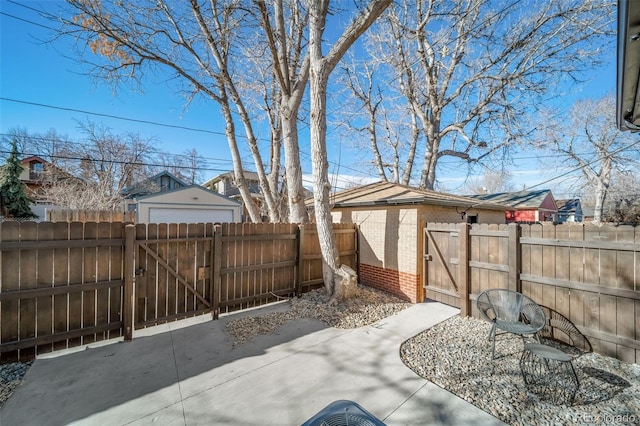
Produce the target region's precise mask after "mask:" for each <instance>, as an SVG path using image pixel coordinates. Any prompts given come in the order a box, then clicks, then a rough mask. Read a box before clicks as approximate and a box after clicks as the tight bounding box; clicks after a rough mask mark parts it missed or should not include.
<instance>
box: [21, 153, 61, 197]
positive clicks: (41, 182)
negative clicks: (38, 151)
mask: <svg viewBox="0 0 640 426" xmlns="http://www.w3.org/2000/svg"><path fill="white" fill-rule="evenodd" d="M20 165H21V166H22V173H21V174H20V180H21V181H22V182H23V183H24V185H25V192H26V194H27V196H28V197H29V198H31V199H32V200H35V201H41V200H44V195H43V193H42V192H43V189H44V188H45V187H46V186H47V185H49V184H50V183H51V176H49V175H48V174H49V172H51V171H52V170H54V166H53V165H52V164H51V163H49V162H48V161H47V160H44V159H43V158H40V157H38V156H35V155H34V156H31V157H27V158H24V159H22V161H20ZM45 172H47V173H45Z"/></svg>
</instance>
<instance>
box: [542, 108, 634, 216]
mask: <svg viewBox="0 0 640 426" xmlns="http://www.w3.org/2000/svg"><path fill="white" fill-rule="evenodd" d="M539 128H540V133H539V134H540V139H541V140H542V141H543V143H542V144H541V146H542V147H543V148H545V149H549V150H551V152H553V153H555V154H556V155H557V160H558V161H560V162H561V164H562V166H564V167H569V168H574V169H577V170H578V171H579V172H578V173H579V174H580V175H581V176H582V177H583V178H584V181H583V183H584V187H585V189H587V188H588V189H587V190H588V191H589V192H591V193H593V199H594V200H593V201H594V206H595V207H594V218H593V222H594V223H600V222H601V221H602V220H603V218H604V216H603V211H604V208H605V204H606V201H607V198H608V196H609V194H610V192H611V191H612V187H611V184H612V177H613V176H614V174H616V173H618V174H619V175H622V174H624V172H625V171H628V170H635V169H634V168H633V167H634V166H635V167H637V166H638V161H640V149H639V144H640V141H638V139H637V136H634V135H633V134H629V133H625V132H621V131H620V130H618V129H617V127H616V120H615V96H614V95H606V96H604V97H602V98H600V99H597V100H591V99H587V100H583V101H579V102H577V103H576V104H574V106H573V107H572V108H571V110H570V111H569V113H568V116H567V117H565V116H564V115H563V116H561V117H556V119H555V121H552V120H545V122H544V123H543V124H541V125H540V126H539Z"/></svg>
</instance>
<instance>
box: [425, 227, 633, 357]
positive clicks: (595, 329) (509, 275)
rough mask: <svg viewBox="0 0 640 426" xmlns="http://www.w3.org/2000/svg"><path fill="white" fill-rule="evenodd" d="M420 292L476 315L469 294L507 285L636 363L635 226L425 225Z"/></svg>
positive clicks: (599, 346) (602, 348)
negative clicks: (423, 287)
mask: <svg viewBox="0 0 640 426" xmlns="http://www.w3.org/2000/svg"><path fill="white" fill-rule="evenodd" d="M424 233H425V236H424V237H425V239H424V252H423V255H424V256H423V257H424V259H425V260H424V266H423V271H424V277H425V283H424V284H425V288H426V291H427V297H429V298H431V299H435V300H438V301H442V302H443V303H447V304H451V305H454V306H458V307H459V308H460V310H461V314H462V315H474V316H478V313H477V312H476V306H475V300H476V298H477V296H478V294H480V292H482V291H484V290H487V289H490V288H509V289H512V290H516V291H519V292H522V293H524V294H525V295H527V296H530V297H531V298H533V299H534V300H535V301H537V302H538V303H540V304H541V305H544V306H546V307H548V308H550V309H551V310H553V311H556V312H558V313H559V314H561V315H563V316H565V317H566V318H568V319H569V320H570V321H571V322H572V323H573V324H574V325H575V326H576V327H577V328H578V329H579V330H580V332H581V333H582V334H584V335H585V336H586V337H587V338H588V340H589V342H590V343H591V345H592V347H593V350H594V351H596V352H598V353H601V354H604V355H607V356H612V357H616V358H618V359H621V360H623V361H626V362H632V363H634V362H635V363H638V362H640V228H634V227H631V226H618V227H614V226H602V227H598V226H595V225H582V224H563V225H553V224H551V223H549V224H546V223H545V224H531V225H522V224H521V225H517V224H511V225H486V224H474V225H468V224H435V223H434V224H432V223H429V224H427V225H426V227H425V228H424Z"/></svg>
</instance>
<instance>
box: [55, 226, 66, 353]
mask: <svg viewBox="0 0 640 426" xmlns="http://www.w3.org/2000/svg"><path fill="white" fill-rule="evenodd" d="M53 233H54V236H55V239H58V240H68V238H69V224H68V223H66V222H58V223H55V224H53ZM53 258H54V263H53V266H54V268H53V286H54V287H62V288H64V289H65V290H66V289H67V288H68V286H69V249H68V248H56V249H54V250H53ZM68 311H69V293H66V294H57V295H54V296H53V334H57V333H64V332H67V331H69V325H68V323H67V321H68V315H67V313H68ZM66 347H67V342H66V341H58V342H54V343H53V349H54V350H59V349H65V348H66Z"/></svg>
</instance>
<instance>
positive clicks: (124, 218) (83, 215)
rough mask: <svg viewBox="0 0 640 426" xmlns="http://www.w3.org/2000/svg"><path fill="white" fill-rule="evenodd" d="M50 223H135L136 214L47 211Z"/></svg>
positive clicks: (109, 211)
mask: <svg viewBox="0 0 640 426" xmlns="http://www.w3.org/2000/svg"><path fill="white" fill-rule="evenodd" d="M46 220H47V221H48V222H124V223H135V221H136V212H129V211H127V212H124V211H115V210H59V209H54V210H47V218H46Z"/></svg>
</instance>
